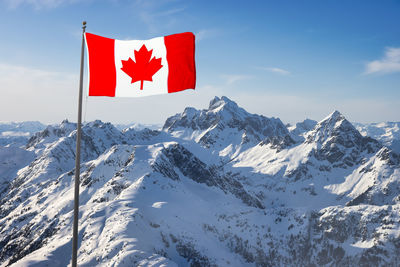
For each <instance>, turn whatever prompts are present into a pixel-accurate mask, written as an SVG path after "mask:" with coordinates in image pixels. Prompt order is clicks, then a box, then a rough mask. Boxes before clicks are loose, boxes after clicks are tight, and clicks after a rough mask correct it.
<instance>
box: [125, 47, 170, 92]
mask: <svg viewBox="0 0 400 267" xmlns="http://www.w3.org/2000/svg"><path fill="white" fill-rule="evenodd" d="M134 53H135V60H136V62H135V61H133V60H132V59H131V58H129V59H128V60H121V62H122V68H121V70H122V71H123V72H125V73H126V74H128V75H129V77H131V78H132V81H131V83H135V82H138V81H140V90H143V81H150V82H152V81H153V75H154V74H155V73H156V72H157V71H159V70H160V69H161V68H162V67H163V65H161V58H156V57H153V58H152V59H150V58H151V55H152V53H153V49H151V50H150V51H149V50H147V48H146V46H145V45H142V47H141V48H140V49H139V51H136V50H135V51H134Z"/></svg>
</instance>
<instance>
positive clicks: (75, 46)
mask: <svg viewBox="0 0 400 267" xmlns="http://www.w3.org/2000/svg"><path fill="white" fill-rule="evenodd" d="M399 14H400V1H399V0H396V1H387V0H382V1H369V0H359V1H357V0H352V1H345V0H337V1H333V0H325V1H321V0H315V1H313V0H307V1H306V0H304V1H303V0H301V1H295V0H292V1H289V0H283V1H235V0H231V1H227V0H219V1H208V0H203V1H199V0H198V1H191V0H187V1H184V0H137V1H129V0H0V33H1V36H2V38H1V42H0V92H1V97H0V121H27V120H37V121H41V122H43V123H59V122H61V121H62V120H63V119H65V118H66V119H68V120H70V121H76V120H77V103H78V85H79V67H80V47H81V31H82V29H81V27H82V21H83V20H86V21H87V29H86V30H87V31H88V32H91V33H94V34H98V35H102V36H106V37H109V38H114V39H120V40H134V39H139V40H144V39H150V38H153V37H158V36H165V35H170V34H174V33H179V32H187V31H190V32H193V33H194V34H195V35H196V69H197V85H196V90H186V91H183V92H179V93H174V94H168V95H159V96H149V97H143V98H107V97H85V98H84V101H83V104H84V108H83V114H84V117H83V120H84V121H91V120H95V119H100V120H102V121H109V122H113V123H131V122H141V123H160V124H162V123H163V122H164V121H165V120H166V118H168V117H169V116H171V115H174V114H176V113H179V112H182V111H183V109H184V108H185V107H187V106H192V107H195V108H199V109H203V108H207V107H208V103H209V101H210V100H211V99H212V98H213V97H214V96H223V95H224V96H227V97H229V98H230V99H232V100H233V101H235V102H237V103H238V104H239V105H240V106H242V107H243V108H245V109H246V110H247V111H249V112H251V113H257V114H262V115H264V116H267V117H279V118H280V119H281V120H282V121H283V122H285V123H295V122H298V121H302V120H304V119H306V118H310V119H315V120H321V119H323V118H324V117H326V116H327V115H328V114H329V113H331V112H332V111H334V110H339V111H340V112H341V113H342V114H343V115H344V116H345V117H346V118H347V119H349V120H350V121H357V122H363V123H367V122H381V121H400V16H399ZM86 73H87V71H86V69H85V74H86ZM85 78H86V76H85ZM85 84H86V83H85ZM85 90H86V86H85Z"/></svg>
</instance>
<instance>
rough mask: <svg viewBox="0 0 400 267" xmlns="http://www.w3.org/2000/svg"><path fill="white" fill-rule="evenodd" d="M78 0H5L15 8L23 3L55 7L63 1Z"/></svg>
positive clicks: (40, 6)
mask: <svg viewBox="0 0 400 267" xmlns="http://www.w3.org/2000/svg"><path fill="white" fill-rule="evenodd" d="M77 1H79V0H5V2H6V3H7V5H8V7H9V8H12V9H13V8H17V7H19V6H23V5H30V6H32V7H33V8H35V9H43V8H55V7H58V6H60V5H61V4H64V3H72V2H77Z"/></svg>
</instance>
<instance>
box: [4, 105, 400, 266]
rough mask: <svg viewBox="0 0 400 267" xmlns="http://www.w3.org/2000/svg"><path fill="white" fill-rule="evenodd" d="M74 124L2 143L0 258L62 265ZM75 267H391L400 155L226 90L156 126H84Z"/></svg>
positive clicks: (345, 128)
mask: <svg viewBox="0 0 400 267" xmlns="http://www.w3.org/2000/svg"><path fill="white" fill-rule="evenodd" d="M75 127H76V124H73V123H69V122H68V121H63V122H62V123H61V124H60V125H58V126H57V125H55V126H49V127H47V128H46V129H44V130H42V131H41V132H38V133H36V134H34V135H33V136H32V138H31V139H30V140H29V142H27V145H26V148H16V147H7V148H0V155H1V156H2V157H1V160H0V164H1V166H0V176H1V177H0V266H21V265H23V266H26V265H34V264H37V265H41V266H46V265H47V266H67V265H68V264H69V263H70V257H69V256H67V255H70V253H71V232H72V215H73V192H74V187H73V184H74V171H75V170H74V160H75V145H76V144H75V139H76V130H75ZM82 131H83V132H82V148H81V149H82V164H81V177H80V183H81V188H80V189H81V195H80V205H81V206H80V243H79V244H80V247H79V254H78V264H79V265H82V266H108V265H110V266H143V265H145V266H397V265H398V263H399V262H400V258H399V257H400V256H399V253H398V251H399V250H400V223H399V222H400V156H399V155H398V154H397V153H395V152H393V150H392V149H391V148H390V147H387V146H386V145H385V144H382V143H381V142H379V141H377V140H375V139H373V138H371V137H367V136H363V135H361V134H360V133H359V132H358V131H357V129H356V128H355V127H353V125H352V124H351V123H350V122H349V121H347V120H346V118H345V117H344V116H343V115H342V114H340V113H339V112H337V111H335V112H333V113H332V114H330V115H329V116H328V117H327V118H326V119H324V120H322V121H321V122H318V123H316V122H314V121H311V120H306V121H304V122H302V123H299V124H297V125H296V126H295V127H294V128H293V127H292V128H290V131H289V130H288V129H287V128H286V126H285V125H284V124H283V123H282V122H281V121H280V120H279V119H275V118H267V117H264V116H259V115H254V114H250V113H248V112H246V111H245V110H244V109H242V108H240V107H238V105H237V104H236V103H234V102H233V101H231V100H229V99H228V98H226V97H222V98H219V97H216V98H214V99H213V100H212V101H211V102H210V105H209V107H208V109H205V110H196V109H194V108H186V109H185V110H184V112H183V113H181V114H177V115H175V116H172V117H170V118H168V119H167V121H166V122H165V124H164V127H163V129H162V130H161V131H158V130H150V129H141V130H137V129H135V128H134V127H131V128H128V129H125V130H123V131H122V132H121V131H120V130H118V129H117V128H115V127H114V126H113V125H112V124H110V123H103V122H101V121H94V122H91V123H88V124H85V125H84V126H83V128H82Z"/></svg>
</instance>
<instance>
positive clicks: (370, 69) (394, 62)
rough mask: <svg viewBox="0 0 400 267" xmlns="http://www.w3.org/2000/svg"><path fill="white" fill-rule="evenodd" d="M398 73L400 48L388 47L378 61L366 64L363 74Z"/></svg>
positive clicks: (399, 70) (399, 69)
mask: <svg viewBox="0 0 400 267" xmlns="http://www.w3.org/2000/svg"><path fill="white" fill-rule="evenodd" d="M393 72H400V47H388V48H386V49H385V55H384V57H383V58H382V59H380V60H374V61H371V62H368V63H367V64H366V70H365V74H373V73H382V74H384V73H393Z"/></svg>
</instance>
